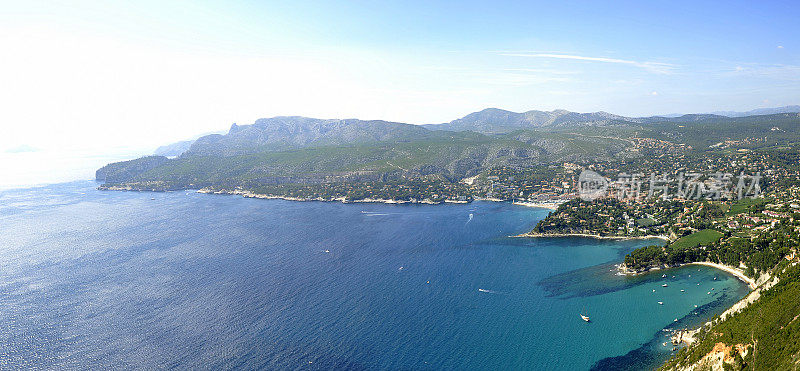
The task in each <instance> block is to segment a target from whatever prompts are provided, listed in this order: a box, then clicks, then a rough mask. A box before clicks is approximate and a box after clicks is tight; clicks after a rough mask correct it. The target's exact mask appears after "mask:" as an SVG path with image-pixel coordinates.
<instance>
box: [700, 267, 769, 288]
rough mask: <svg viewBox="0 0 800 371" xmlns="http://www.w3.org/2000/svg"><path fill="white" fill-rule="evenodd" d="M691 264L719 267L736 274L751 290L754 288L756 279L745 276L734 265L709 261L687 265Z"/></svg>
mask: <svg viewBox="0 0 800 371" xmlns="http://www.w3.org/2000/svg"><path fill="white" fill-rule="evenodd" d="M691 264H695V265H705V266H707V267H712V268H717V269H719V270H721V271H725V272H728V273H730V274H732V275H734V276H736V278H738V279H740V280H742V281H744V282H745V283H747V285H748V286H750V289H752V290H755V289H756V281H755V280H754V279H752V278H750V277H747V276H745V275H744V273H743V272H742V271H741V270H739V269H736V268H734V267H731V266H728V265H723V264H718V263H711V262H695V263H689V265H691Z"/></svg>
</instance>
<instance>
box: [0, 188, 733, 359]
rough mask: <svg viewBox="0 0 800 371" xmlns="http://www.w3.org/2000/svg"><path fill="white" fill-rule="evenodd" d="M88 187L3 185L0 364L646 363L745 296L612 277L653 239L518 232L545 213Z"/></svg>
mask: <svg viewBox="0 0 800 371" xmlns="http://www.w3.org/2000/svg"><path fill="white" fill-rule="evenodd" d="M97 186H98V184H97V183H95V182H92V181H78V182H70V183H62V184H52V185H46V186H40V187H33V188H18V189H11V190H4V191H0V368H2V369H20V368H39V369H154V368H170V369H214V370H218V369H281V370H282V369H293V370H305V369H309V370H317V369H323V370H331V369H347V370H360V369H368V370H398V369H421V370H424V369H432V370H442V369H458V370H465V369H470V370H471V369H475V370H487V369H491V370H495V369H520V370H526V369H527V370H587V369H600V370H602V369H614V370H624V369H637V370H638V369H652V368H656V367H658V365H659V364H661V363H662V362H663V361H665V360H666V359H668V358H669V357H670V355H671V354H673V353H674V350H673V346H672V345H671V344H670V343H669V338H668V337H667V335H668V332H666V331H665V330H669V329H680V328H692V327H696V326H699V325H701V324H703V323H704V322H706V321H709V320H711V319H713V318H714V317H715V316H717V315H719V314H720V313H722V312H723V311H724V310H725V309H726V308H728V307H730V306H731V305H733V304H734V303H735V302H736V301H738V300H739V299H741V298H742V297H744V296H745V295H746V294H747V292H748V288H747V286H746V285H745V284H744V283H743V282H741V281H739V280H738V279H737V278H735V277H733V276H731V275H729V274H727V273H725V272H722V271H718V270H715V269H713V268H710V267H705V266H684V267H682V268H678V269H671V270H666V271H658V272H653V273H649V274H645V275H641V276H636V277H625V276H619V275H616V274H615V270H614V264H617V263H619V262H621V261H622V260H623V258H624V256H625V254H627V253H629V252H630V251H632V250H633V249H635V248H637V247H640V246H643V245H648V244H661V243H663V242H661V241H659V240H631V241H609V240H595V239H588V238H515V237H511V236H513V235H517V234H520V233H523V232H526V231H528V230H530V229H531V228H532V227H533V226H535V225H536V223H537V221H539V220H541V219H542V218H544V217H545V216H546V215H547V213H548V210H545V209H539V208H530V207H525V206H518V205H513V204H510V203H504V202H488V201H487V202H473V203H469V204H442V205H388V204H375V203H348V204H343V203H338V202H296V201H284V200H262V199H249V198H243V197H239V196H232V195H209V194H200V193H196V192H193V191H180V192H114V191H100V190H97ZM664 274H666V277H663V276H662V275H664ZM664 284H666V285H667V286H666V287H664V286H663V285H664ZM658 302H662V303H663V304H659V303H658ZM580 314H584V315H587V316H589V318H590V319H591V321H590V322H585V321H583V320H582V319H581V317H580ZM665 343H666V344H665Z"/></svg>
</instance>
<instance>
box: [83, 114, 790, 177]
mask: <svg viewBox="0 0 800 371" xmlns="http://www.w3.org/2000/svg"><path fill="white" fill-rule="evenodd" d="M643 139H652V140H656V141H657V142H660V143H662V144H661V145H659V146H656V147H642V146H639V145H637V143H639V142H640V141H641V140H643ZM723 141H729V142H732V143H739V144H736V145H738V146H744V147H738V148H749V149H754V148H775V147H777V146H786V145H795V144H798V143H800V113H778V114H771V115H757V116H745V117H727V116H721V115H713V114H692V115H682V116H679V117H659V116H654V117H639V118H630V117H624V116H618V115H613V114H609V113H605V112H595V113H575V112H568V111H551V112H543V111H528V112H523V113H516V112H510V111H504V110H500V109H494V108H492V109H486V110H483V111H480V112H475V113H472V114H469V115H467V116H465V117H463V118H461V119H458V120H454V121H452V122H449V123H445V124H439V125H410V124H404V123H398V122H389V121H379V120H371V121H365V120H358V119H346V120H336V119H333V120H332V119H315V118H308V117H299V116H280V117H273V118H265V119H259V120H256V121H255V122H254V123H253V124H251V125H236V124H234V125H232V126H231V128H230V130H229V131H228V132H227V133H226V134H224V135H223V134H211V135H206V136H203V137H200V138H198V139H197V140H195V141H193V142H191V144H189V143H188V142H184V143H179V144H176V145H174V146H172V147H165V148H162V153H163V154H166V153H170V154H171V155H177V157H174V158H168V157H170V156H163V155H161V156H149V157H144V158H141V159H137V160H132V161H124V162H118V163H113V164H109V165H107V166H105V167H103V168H102V169H100V170H98V171H97V179H98V180H100V181H103V182H105V183H108V184H124V186H125V187H131V188H134V189H184V188H197V187H205V186H222V185H224V186H225V187H228V188H231V187H248V188H252V187H257V186H259V185H263V184H325V183H330V182H340V183H341V182H347V183H356V182H365V181H372V182H390V181H391V182H404V181H407V180H408V179H419V178H425V179H431V178H432V177H433V178H436V179H440V180H443V181H449V182H453V181H456V180H459V179H462V178H465V177H470V176H474V175H476V174H480V173H482V172H484V171H486V170H488V169H492V168H496V167H499V166H509V167H515V168H522V167H531V166H540V165H553V164H560V163H563V162H578V163H587V162H598V161H608V160H625V159H634V158H641V157H642V156H650V155H655V156H658V155H659V154H660V153H662V152H660V151H675V150H677V151H685V150H692V151H705V150H711V149H712V148H713V146H715V145H716V146H718V147H719V146H721V145H722V143H721V142H723ZM170 149H172V150H174V151H172V152H170V151H168V150H170ZM178 152H180V155H178Z"/></svg>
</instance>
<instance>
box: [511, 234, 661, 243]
mask: <svg viewBox="0 0 800 371" xmlns="http://www.w3.org/2000/svg"><path fill="white" fill-rule="evenodd" d="M511 237H520V238H551V237H585V238H594V239H597V240H618V241H629V240H647V239H651V238H658V239H661V240H665V241H669V238H668V237H666V236H660V235H649V236H601V235H599V234H591V233H536V232H527V233H522V234H518V235H516V236H511Z"/></svg>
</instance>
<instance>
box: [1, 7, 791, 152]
mask: <svg viewBox="0 0 800 371" xmlns="http://www.w3.org/2000/svg"><path fill="white" fill-rule="evenodd" d="M0 6H2V9H3V12H2V13H0V49H2V50H3V51H4V53H3V58H0V81H2V82H3V83H4V86H5V88H4V89H2V90H0V100H2V101H3V102H5V103H6V108H5V109H3V110H0V122H2V124H0V125H3V126H4V129H5V131H6V133H9V134H10V135H5V136H3V137H0V152H3V151H9V150H11V149H13V148H18V147H20V146H23V145H24V146H28V147H31V148H37V149H42V150H58V151H86V152H98V151H101V152H104V153H108V152H109V151H111V149H112V148H113V149H115V150H118V151H120V152H126V153H127V152H129V151H132V150H145V149H147V150H149V149H151V148H154V147H155V146H157V145H159V144H163V143H167V142H171V141H174V140H179V139H184V138H188V137H191V136H193V135H196V134H200V133H204V132H208V131H216V130H220V129H224V128H227V127H228V126H229V125H230V123H232V122H238V123H240V124H241V123H249V122H252V121H253V120H255V119H256V118H259V117H269V116H275V115H303V116H312V117H323V118H349V117H358V118H365V119H386V120H392V121H401V122H409V123H415V124H423V123H439V122H445V121H450V120H452V119H455V118H458V117H461V116H463V115H466V114H468V113H470V112H472V111H476V110H480V109H482V108H486V107H499V108H505V109H510V110H515V111H524V110H530V109H539V110H552V109H558V108H561V109H568V110H572V111H579V112H588V111H600V110H603V111H608V112H613V113H618V114H623V115H652V114H667V113H687V112H708V111H717V110H749V109H753V108H758V107H772V106H782V105H790V104H800V53H798V50H799V49H800V27H798V25H797V24H798V23H797V19H798V17H799V16H800V5H798V3H796V2H789V1H786V2H764V1H759V2H734V1H725V2H684V1H630V2H598V1H585V2H533V1H526V2H496V1H494V2H477V1H461V2H450V1H447V2H434V1H402V2H401V1H352V2H344V1H280V2H277V1H274V2H273V1H147V0H140V1H99V0H98V1H92V0H84V1H35V0H33V1H15V2H11V1H3V0H0ZM43 133H44V134H43Z"/></svg>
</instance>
